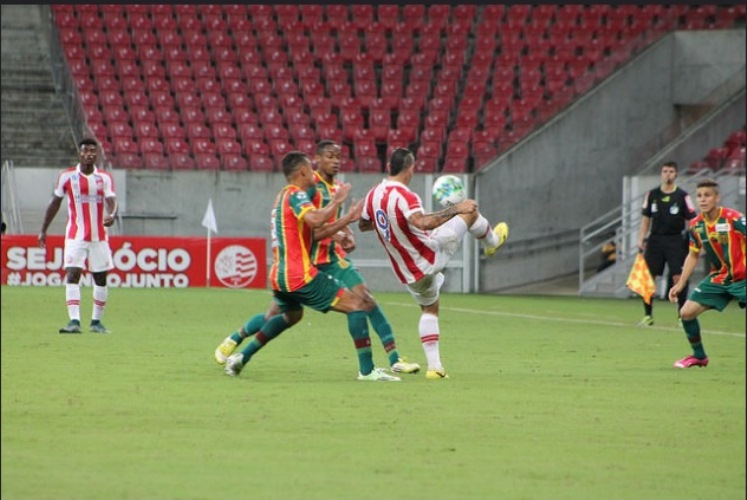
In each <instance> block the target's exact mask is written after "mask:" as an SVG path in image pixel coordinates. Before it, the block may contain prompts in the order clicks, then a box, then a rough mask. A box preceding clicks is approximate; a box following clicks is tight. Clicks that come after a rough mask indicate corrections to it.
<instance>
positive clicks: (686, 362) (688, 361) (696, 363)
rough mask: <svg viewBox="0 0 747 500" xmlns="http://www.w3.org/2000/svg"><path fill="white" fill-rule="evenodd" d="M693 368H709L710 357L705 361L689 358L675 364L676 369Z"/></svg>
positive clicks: (704, 359) (693, 357)
mask: <svg viewBox="0 0 747 500" xmlns="http://www.w3.org/2000/svg"><path fill="white" fill-rule="evenodd" d="M693 366H700V367H702V368H705V367H706V366H708V357H705V358H703V359H700V358H696V357H695V356H688V357H686V358H682V359H680V360H678V361H675V362H674V367H675V368H691V367H693Z"/></svg>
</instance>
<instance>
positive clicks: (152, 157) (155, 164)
mask: <svg viewBox="0 0 747 500" xmlns="http://www.w3.org/2000/svg"><path fill="white" fill-rule="evenodd" d="M143 167H144V168H147V169H151V170H169V169H170V168H171V161H170V160H169V159H168V158H167V157H165V156H164V155H163V154H162V153H157V152H155V153H145V154H143Z"/></svg>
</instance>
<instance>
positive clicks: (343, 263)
mask: <svg viewBox="0 0 747 500" xmlns="http://www.w3.org/2000/svg"><path fill="white" fill-rule="evenodd" d="M319 270H320V271H322V272H325V273H327V274H329V275H330V276H334V277H335V278H337V281H339V282H340V283H342V284H343V285H345V286H346V287H348V289H350V290H352V289H353V288H354V287H355V286H357V285H360V284H361V283H365V280H364V279H363V276H361V273H359V272H358V268H356V267H355V266H354V265H353V263H352V262H350V261H349V260H348V259H343V260H338V261H335V262H333V263H331V264H325V265H323V266H319Z"/></svg>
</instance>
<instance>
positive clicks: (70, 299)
mask: <svg viewBox="0 0 747 500" xmlns="http://www.w3.org/2000/svg"><path fill="white" fill-rule="evenodd" d="M65 303H66V304H67V315H68V316H69V317H70V320H76V321H78V322H80V285H79V284H77V283H65Z"/></svg>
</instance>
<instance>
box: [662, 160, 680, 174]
mask: <svg viewBox="0 0 747 500" xmlns="http://www.w3.org/2000/svg"><path fill="white" fill-rule="evenodd" d="M664 167H672V168H673V169H674V170H675V172H676V171H677V168H678V167H677V162H676V161H668V162H665V163H663V164H662V165H661V168H664Z"/></svg>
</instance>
